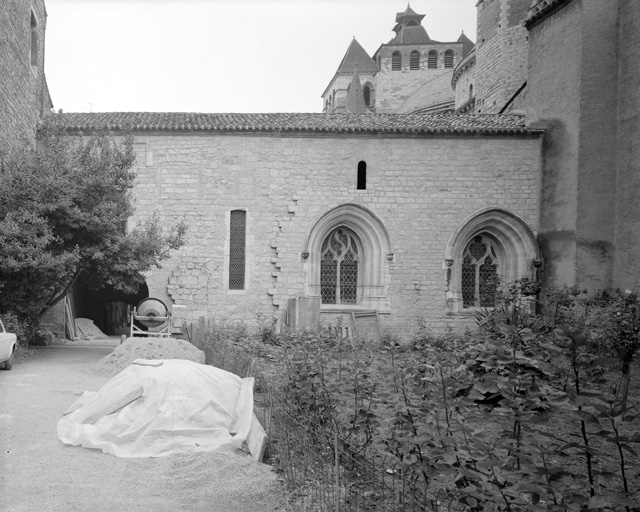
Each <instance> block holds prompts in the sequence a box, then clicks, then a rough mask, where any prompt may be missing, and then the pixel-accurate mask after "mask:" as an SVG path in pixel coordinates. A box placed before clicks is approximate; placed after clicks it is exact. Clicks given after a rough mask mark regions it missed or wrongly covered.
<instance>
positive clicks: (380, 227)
mask: <svg viewBox="0 0 640 512" xmlns="http://www.w3.org/2000/svg"><path fill="white" fill-rule="evenodd" d="M341 226H342V227H345V228H346V229H348V230H350V231H352V232H353V233H354V234H355V235H356V236H357V237H358V242H359V243H360V247H359V249H361V251H362V254H361V255H360V258H361V261H360V268H359V273H360V276H361V277H359V287H360V290H359V291H360V293H359V296H358V303H357V304H348V305H336V304H322V305H321V309H324V310H335V309H340V310H376V311H378V312H383V313H388V312H389V311H390V304H389V282H390V277H389V266H390V264H391V263H392V262H393V261H394V253H393V248H392V244H391V238H390V237H389V233H388V231H387V229H386V227H385V224H384V222H383V221H382V219H380V217H378V216H377V215H376V214H375V213H373V212H372V211H371V210H369V209H368V208H366V207H364V206H361V205H358V204H353V203H347V204H341V205H337V206H332V207H330V208H329V209H328V210H326V211H325V212H323V213H322V214H321V215H319V216H318V217H316V219H314V221H313V222H312V223H311V225H310V227H309V231H308V234H307V236H306V238H305V241H304V244H303V246H302V251H301V258H302V262H303V270H304V274H305V287H304V293H305V296H306V297H310V298H318V299H319V298H320V263H321V255H320V250H321V247H322V243H323V242H324V240H325V238H326V237H327V236H328V235H329V234H330V233H331V232H333V231H334V230H335V229H337V228H339V227H341Z"/></svg>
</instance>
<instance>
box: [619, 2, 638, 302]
mask: <svg viewBox="0 0 640 512" xmlns="http://www.w3.org/2000/svg"><path fill="white" fill-rule="evenodd" d="M639 26H640V2H637V1H636V0H621V2H620V34H619V44H620V53H619V59H620V60H619V64H620V66H619V81H618V83H619V84H620V89H619V95H618V101H619V103H618V116H619V118H618V123H619V128H618V176H617V189H618V190H617V201H616V203H617V213H616V217H617V218H616V267H615V276H614V283H613V285H614V286H617V287H620V288H622V289H627V288H630V289H631V288H635V289H636V290H638V289H640V258H638V255H639V254H640V96H639V95H638V91H640V31H638V27H639Z"/></svg>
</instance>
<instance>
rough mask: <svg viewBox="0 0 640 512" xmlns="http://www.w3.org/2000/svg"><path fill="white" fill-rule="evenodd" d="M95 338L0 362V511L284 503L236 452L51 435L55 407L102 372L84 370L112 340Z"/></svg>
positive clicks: (236, 510)
mask: <svg viewBox="0 0 640 512" xmlns="http://www.w3.org/2000/svg"><path fill="white" fill-rule="evenodd" d="M100 343H101V342H100V340H96V341H94V342H91V345H92V346H51V347H41V348H37V349H36V350H35V352H34V354H33V356H32V357H30V358H29V359H28V360H26V361H24V362H18V364H16V365H15V366H14V368H13V370H11V371H4V370H0V510H2V511H3V512H4V511H7V512H34V511H38V512H50V511H51V512H53V511H61V512H62V511H64V512H68V511H88V510H90V511H92V512H103V511H104V512H107V511H114V512H115V511H123V510H126V511H128V512H137V511H153V512H156V511H157V512H164V511H167V512H169V511H171V512H173V511H180V510H184V511H194V512H196V511H205V510H206V511H220V512H254V511H255V512H268V511H275V510H284V506H283V503H282V501H281V499H282V488H281V487H280V484H279V483H278V482H277V480H276V475H275V473H274V472H273V471H272V468H271V467H270V466H268V465H265V464H258V463H255V462H253V460H252V459H251V458H250V457H249V456H247V455H246V454H244V453H243V452H224V453H208V454H202V453H201V454H188V455H175V456H170V457H161V458H149V459H120V458H117V457H113V456H111V455H106V454H103V453H102V452H100V451H97V450H89V449H85V448H81V447H72V446H67V445H64V444H63V443H62V442H60V441H59V440H58V438H57V435H56V424H57V422H58V419H59V418H60V415H61V414H62V412H63V411H65V410H66V409H67V407H69V405H71V403H72V402H73V401H75V399H76V398H77V396H78V395H80V394H81V393H82V392H84V391H86V390H90V391H95V390H98V389H99V388H100V387H101V386H102V385H103V384H104V383H105V382H106V381H107V380H108V379H109V376H105V375H104V374H101V373H98V372H96V371H94V368H95V365H96V364H97V363H98V362H99V361H100V360H101V359H102V358H103V357H105V356H106V355H108V354H109V353H110V352H111V351H112V350H113V348H114V347H113V343H112V344H111V345H112V346H107V347H104V346H100Z"/></svg>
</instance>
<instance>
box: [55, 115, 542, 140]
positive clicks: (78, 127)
mask: <svg viewBox="0 0 640 512" xmlns="http://www.w3.org/2000/svg"><path fill="white" fill-rule="evenodd" d="M51 118H52V119H54V120H55V121H56V122H57V123H58V124H59V125H60V126H61V127H62V128H64V129H66V130H69V131H95V130H114V131H118V130H132V131H196V132H219V133H247V132H249V133H251V132H282V131H287V132H298V133H301V132H304V133H309V132H311V133H314V132H317V133H320V132H321V133H344V132H354V133H356V132H357V133H368V134H407V135H409V134H411V135H436V134H450V135H456V134H483V135H507V134H512V135H517V134H521V135H531V134H534V133H539V132H540V130H531V129H529V128H527V127H526V126H525V120H524V118H522V117H518V116H513V115H498V114H465V115H451V114H367V113H363V114H352V113H349V114H323V113H307V114H299V113H277V114H276V113H274V114H266V113H265V114H235V113H220V114H205V113H191V112H94V113H59V114H54V115H53V116H51Z"/></svg>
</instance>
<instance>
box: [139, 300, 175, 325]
mask: <svg viewBox="0 0 640 512" xmlns="http://www.w3.org/2000/svg"><path fill="white" fill-rule="evenodd" d="M134 318H135V319H136V320H138V322H140V323H141V324H142V325H144V326H146V327H159V326H161V325H162V324H164V323H166V322H167V321H168V320H169V310H168V309H167V306H166V305H165V303H164V302H162V301H161V300H160V299H155V298H153V297H147V298H146V299H142V300H141V301H140V303H139V304H138V306H137V307H136V309H135V310H134Z"/></svg>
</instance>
